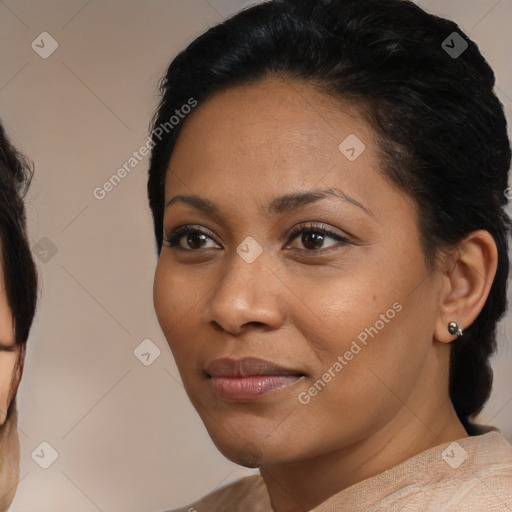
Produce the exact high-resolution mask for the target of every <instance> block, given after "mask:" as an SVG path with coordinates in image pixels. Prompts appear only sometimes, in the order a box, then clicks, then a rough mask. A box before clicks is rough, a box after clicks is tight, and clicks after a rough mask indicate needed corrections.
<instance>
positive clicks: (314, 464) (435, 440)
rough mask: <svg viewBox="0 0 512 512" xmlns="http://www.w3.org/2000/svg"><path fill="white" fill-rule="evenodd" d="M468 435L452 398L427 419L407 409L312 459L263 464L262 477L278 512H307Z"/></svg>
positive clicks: (274, 508)
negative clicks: (365, 434) (367, 434)
mask: <svg viewBox="0 0 512 512" xmlns="http://www.w3.org/2000/svg"><path fill="white" fill-rule="evenodd" d="M422 412H423V413H424V412H425V411H422ZM419 418H421V419H419ZM467 436H468V434H467V432H466V431H465V429H464V427H463V426H462V424H461V423H460V421H459V419H458V418H457V415H456V414H455V411H454V410H453V407H452V405H451V402H450V401H449V400H445V403H444V405H443V406H442V407H441V409H439V408H438V409H437V410H433V411H431V414H430V415H429V417H428V418H427V417H425V414H417V415H415V414H413V413H411V411H410V409H408V408H406V407H404V408H403V409H402V410H401V412H400V413H399V414H398V415H397V416H396V417H395V418H394V419H393V420H392V421H391V422H389V423H388V424H387V425H385V427H383V428H381V429H380V430H379V431H377V432H375V433H374V434H372V435H371V436H370V437H368V438H365V439H362V440H360V441H358V442H356V443H354V444H352V445H350V446H345V447H343V448H340V449H337V450H333V451H332V452H329V453H327V454H323V455H321V456H318V457H315V458H313V459H308V460H301V461H293V462H287V463H284V464H276V465H272V466H263V467H261V468H260V473H261V475H262V477H263V479H264V481H265V485H266V487H267V490H268V493H269V496H270V500H271V503H272V507H273V510H274V512H306V511H309V510H312V509H313V508H315V507H316V506H318V505H320V504H321V503H323V502H324V501H325V500H326V499H328V498H329V497H331V496H334V495H335V494H337V493H339V492H341V491H342V490H343V489H346V488H347V487H350V486H351V485H353V484H356V483H358V482H361V481H363V480H365V479H367V478H371V477H372V476H375V475H378V474H379V473H382V472H383V471H386V470H388V469H390V468H392V467H394V466H396V465H398V464H400V463H402V462H404V461H405V460H407V459H409V458H411V457H413V456H414V455H417V454H419V453H421V452H423V451H425V450H427V449H429V448H432V447H434V446H437V445H440V444H443V443H448V442H451V441H455V440H457V439H462V438H464V437H467Z"/></svg>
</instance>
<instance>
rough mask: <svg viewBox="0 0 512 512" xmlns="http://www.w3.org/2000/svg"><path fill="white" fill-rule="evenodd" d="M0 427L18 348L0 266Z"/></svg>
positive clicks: (3, 420) (7, 399)
mask: <svg viewBox="0 0 512 512" xmlns="http://www.w3.org/2000/svg"><path fill="white" fill-rule="evenodd" d="M0 274H1V275H0V425H3V424H4V423H5V419H6V416H7V409H8V408H9V404H10V401H9V398H10V397H9V395H10V391H11V382H12V379H13V374H14V369H15V366H16V360H17V358H18V353H19V347H18V346H17V345H15V343H14V334H15V333H14V324H13V317H12V312H11V308H10V306H9V302H8V300H7V295H6V293H5V285H4V280H3V271H2V269H1V266H0Z"/></svg>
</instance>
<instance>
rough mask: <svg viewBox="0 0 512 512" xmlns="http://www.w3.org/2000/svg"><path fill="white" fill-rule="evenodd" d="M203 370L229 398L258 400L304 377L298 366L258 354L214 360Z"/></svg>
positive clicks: (217, 389)
mask: <svg viewBox="0 0 512 512" xmlns="http://www.w3.org/2000/svg"><path fill="white" fill-rule="evenodd" d="M204 371H205V373H206V375H207V377H208V378H209V380H210V382H211V385H212V387H213V389H214V391H215V392H216V393H217V394H218V395H219V397H220V398H222V399H224V400H228V401H251V400H255V399H258V398H261V397H263V396H266V395H268V394H270V393H273V392H275V391H278V390H280V389H283V388H286V387H288V386H290V385H292V384H294V383H295V382H297V381H298V380H299V379H301V378H302V377H304V376H305V374H304V372H302V371H300V370H297V369H295V368H289V367H285V366H281V365H279V364H277V363H274V362H272V361H267V360H265V359H259V358H255V357H244V358H242V359H231V358H228V357H224V358H221V359H215V360H213V361H211V362H210V363H208V364H207V365H206V366H205V368H204Z"/></svg>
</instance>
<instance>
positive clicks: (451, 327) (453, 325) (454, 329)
mask: <svg viewBox="0 0 512 512" xmlns="http://www.w3.org/2000/svg"><path fill="white" fill-rule="evenodd" d="M448 332H449V333H450V334H456V335H457V338H461V337H462V336H464V330H463V329H461V328H460V327H459V326H458V324H457V322H450V323H449V324H448Z"/></svg>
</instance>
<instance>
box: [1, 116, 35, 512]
mask: <svg viewBox="0 0 512 512" xmlns="http://www.w3.org/2000/svg"><path fill="white" fill-rule="evenodd" d="M31 176H32V174H31V171H30V168H29V166H28V164H27V162H26V161H25V159H24V158H23V157H22V156H21V155H20V154H19V153H18V152H17V151H16V149H15V148H14V147H13V146H12V145H11V143H10V142H9V140H8V139H7V137H6V134H5V131H4V129H3V127H2V125H0V244H1V247H2V249H1V253H0V254H1V266H2V267H1V268H2V272H1V279H2V283H1V291H0V511H5V510H7V509H8V507H9V505H10V504H11V502H12V500H13V498H14V494H15V491H16V486H17V482H18V476H19V438H18V430H17V411H16V393H17V390H18V385H19V383H20V379H21V376H22V373H23V361H24V358H25V347H26V343H27V338H28V334H29V330H30V326H31V325H32V321H33V318H34V314H35V309H36V300H37V276H36V270H35V265H34V261H33V259H32V255H31V253H30V248H29V244H28V239H27V232H26V220H25V207H24V204H23V196H24V194H25V191H26V190H27V187H28V185H29V183H30V178H31Z"/></svg>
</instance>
